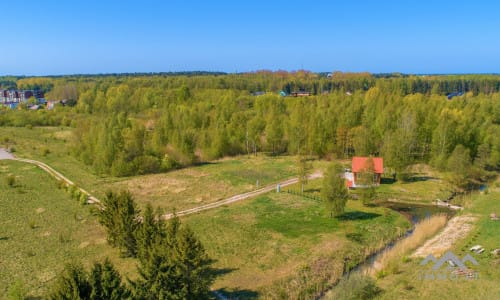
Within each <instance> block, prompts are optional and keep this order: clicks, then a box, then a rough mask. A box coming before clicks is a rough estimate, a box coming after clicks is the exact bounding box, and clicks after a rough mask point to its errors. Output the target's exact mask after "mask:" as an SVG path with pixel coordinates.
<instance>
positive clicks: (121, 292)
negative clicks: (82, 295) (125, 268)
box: [89, 258, 129, 300]
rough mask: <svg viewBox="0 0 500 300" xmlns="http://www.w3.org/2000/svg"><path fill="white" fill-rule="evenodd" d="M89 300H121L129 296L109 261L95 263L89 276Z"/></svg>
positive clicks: (118, 274)
mask: <svg viewBox="0 0 500 300" xmlns="http://www.w3.org/2000/svg"><path fill="white" fill-rule="evenodd" d="M89 284H90V287H91V293H90V298H89V299H90V300H121V299H125V298H126V297H127V296H128V295H129V291H128V289H127V288H126V286H125V285H124V284H123V283H122V279H121V276H120V273H118V271H117V270H116V269H115V267H114V266H113V264H112V263H111V261H109V259H107V258H106V259H105V260H104V263H95V264H94V266H93V268H92V270H91V271H90V274H89Z"/></svg>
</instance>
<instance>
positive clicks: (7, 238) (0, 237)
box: [0, 236, 10, 241]
mask: <svg viewBox="0 0 500 300" xmlns="http://www.w3.org/2000/svg"><path fill="white" fill-rule="evenodd" d="M8 240H10V238H9V237H8V236H0V241H8Z"/></svg>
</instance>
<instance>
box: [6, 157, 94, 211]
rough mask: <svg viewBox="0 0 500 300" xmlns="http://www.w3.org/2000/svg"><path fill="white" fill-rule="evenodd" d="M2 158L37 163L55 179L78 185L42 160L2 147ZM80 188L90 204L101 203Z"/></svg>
mask: <svg viewBox="0 0 500 300" xmlns="http://www.w3.org/2000/svg"><path fill="white" fill-rule="evenodd" d="M2 159H10V160H16V161H20V162H25V163H28V164H32V165H36V166H38V167H39V168H40V169H42V170H44V171H45V172H47V173H49V174H50V175H51V176H52V177H54V178H55V179H57V180H60V181H62V182H64V183H65V184H66V185H73V186H76V185H75V183H74V182H73V181H71V180H69V179H68V178H66V177H65V176H64V175H63V174H61V173H59V172H57V171H56V170H54V168H52V167H50V166H49V165H47V164H45V163H43V162H41V161H38V160H33V159H26V158H17V157H15V156H14V155H13V154H12V153H10V152H8V151H7V150H5V149H3V148H0V160H2ZM79 189H80V191H81V192H82V193H84V194H85V195H87V197H88V198H87V202H88V203H90V204H99V203H101V201H99V199H97V198H96V197H94V196H92V195H91V194H90V193H89V192H87V191H86V190H84V189H83V188H81V187H79Z"/></svg>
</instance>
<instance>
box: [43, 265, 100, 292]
mask: <svg viewBox="0 0 500 300" xmlns="http://www.w3.org/2000/svg"><path fill="white" fill-rule="evenodd" d="M91 292H92V288H91V285H90V283H89V281H88V276H87V272H85V269H84V268H83V266H82V265H81V264H67V265H66V266H65V267H64V270H63V272H62V274H61V275H59V276H58V278H57V279H56V282H55V284H54V286H53V287H52V290H51V292H50V294H49V296H48V298H49V299H51V300H79V299H85V300H87V299H90V294H91Z"/></svg>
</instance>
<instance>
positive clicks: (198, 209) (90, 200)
mask: <svg viewBox="0 0 500 300" xmlns="http://www.w3.org/2000/svg"><path fill="white" fill-rule="evenodd" d="M2 159H10V160H16V161H20V162H25V163H29V164H33V165H36V166H38V167H39V168H40V169H42V170H44V171H46V172H47V173H49V174H50V175H51V176H52V177H54V178H56V179H57V180H61V181H63V182H65V183H66V184H67V185H75V184H74V182H73V181H71V180H69V179H68V178H66V177H65V176H64V175H62V174H61V173H59V172H58V171H56V170H54V168H52V167H50V166H49V165H47V164H45V163H43V162H41V161H37V160H33V159H25V158H16V157H15V156H14V155H12V154H11V153H9V152H7V151H6V150H5V149H3V148H0V160H2ZM321 177H323V174H322V173H321V172H320V171H316V172H314V173H313V174H311V175H309V176H308V178H309V179H317V178H321ZM298 181H299V179H298V178H290V179H287V180H284V181H281V182H279V183H274V184H270V185H267V186H265V187H263V188H260V189H257V190H254V191H250V192H246V193H242V194H238V195H234V196H232V197H229V198H226V199H222V200H219V201H216V202H213V203H208V204H204V205H201V206H198V207H194V208H190V209H186V210H182V211H179V212H176V215H177V216H179V217H181V216H186V215H190V214H194V213H198V212H201V211H204V210H207V209H212V208H216V207H219V206H223V205H228V204H231V203H235V202H238V201H242V200H246V199H249V198H253V197H256V196H258V195H262V194H265V193H269V192H271V191H273V190H274V189H276V186H277V185H278V184H279V185H280V187H286V186H289V185H292V184H296V183H297V182H298ZM79 189H80V191H81V192H82V193H84V194H85V195H87V197H88V200H87V202H88V203H90V204H100V203H101V201H99V199H97V198H96V197H94V196H92V195H91V194H90V193H89V192H87V191H86V190H84V189H83V188H80V187H79ZM172 216H173V214H172V213H170V214H165V215H163V218H164V219H170V218H172Z"/></svg>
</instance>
